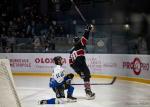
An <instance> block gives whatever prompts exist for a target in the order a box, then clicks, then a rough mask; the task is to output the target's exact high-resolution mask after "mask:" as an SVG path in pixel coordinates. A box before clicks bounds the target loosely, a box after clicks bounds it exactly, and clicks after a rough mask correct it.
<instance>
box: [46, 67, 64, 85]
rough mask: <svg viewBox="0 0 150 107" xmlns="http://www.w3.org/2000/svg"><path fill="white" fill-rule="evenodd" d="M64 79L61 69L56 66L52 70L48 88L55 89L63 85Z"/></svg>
mask: <svg viewBox="0 0 150 107" xmlns="http://www.w3.org/2000/svg"><path fill="white" fill-rule="evenodd" d="M64 77H65V74H64V69H63V67H62V66H60V65H57V66H56V67H55V68H54V70H53V74H52V78H50V83H49V86H50V87H57V86H59V85H61V84H63V81H64Z"/></svg>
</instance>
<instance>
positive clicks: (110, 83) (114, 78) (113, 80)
mask: <svg viewBox="0 0 150 107" xmlns="http://www.w3.org/2000/svg"><path fill="white" fill-rule="evenodd" d="M116 79H117V77H113V79H112V81H111V82H108V83H91V85H113V84H114V83H115V81H116ZM72 85H84V84H72Z"/></svg>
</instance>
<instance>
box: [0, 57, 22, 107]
mask: <svg viewBox="0 0 150 107" xmlns="http://www.w3.org/2000/svg"><path fill="white" fill-rule="evenodd" d="M0 107H21V103H20V101H19V97H18V95H17V92H16V88H15V83H14V80H13V76H12V72H11V68H10V62H9V60H8V59H0Z"/></svg>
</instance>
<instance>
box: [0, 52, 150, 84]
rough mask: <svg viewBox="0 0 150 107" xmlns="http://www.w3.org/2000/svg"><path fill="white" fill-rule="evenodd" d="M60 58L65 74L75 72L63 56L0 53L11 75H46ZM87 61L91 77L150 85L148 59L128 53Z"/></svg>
mask: <svg viewBox="0 0 150 107" xmlns="http://www.w3.org/2000/svg"><path fill="white" fill-rule="evenodd" d="M57 55H59V56H62V57H63V58H64V61H65V64H64V65H63V67H64V68H65V70H66V72H68V73H70V72H72V73H74V71H73V70H72V68H70V66H69V62H68V58H69V54H66V53H64V54H63V53H0V58H3V59H4V58H6V59H9V60H10V65H11V70H12V72H13V74H14V75H30V76H49V75H50V74H51V73H52V69H53V67H54V66H55V65H54V63H53V60H52V59H53V57H54V56H57ZM86 61H87V65H88V66H89V69H90V71H91V74H92V76H93V77H94V78H111V77H113V76H117V77H118V79H123V80H129V81H137V82H143V83H148V84H150V68H149V65H150V56H149V55H127V54H86Z"/></svg>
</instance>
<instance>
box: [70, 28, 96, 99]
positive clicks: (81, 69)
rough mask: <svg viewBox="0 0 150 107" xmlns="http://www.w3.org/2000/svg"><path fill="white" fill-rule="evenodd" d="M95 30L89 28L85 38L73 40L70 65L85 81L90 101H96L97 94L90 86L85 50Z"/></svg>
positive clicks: (84, 35) (86, 30)
mask: <svg viewBox="0 0 150 107" xmlns="http://www.w3.org/2000/svg"><path fill="white" fill-rule="evenodd" d="M92 30H93V26H92V25H90V26H87V28H86V29H85V32H84V34H83V36H82V37H81V38H80V37H77V36H75V37H74V38H73V44H74V46H73V48H72V49H71V51H70V57H69V63H70V66H71V67H72V68H73V69H74V71H75V72H76V73H77V74H79V76H80V77H81V78H82V79H83V81H84V87H85V93H86V96H87V99H88V100H92V99H95V93H93V92H92V91H91V84H90V78H91V74H90V70H89V68H88V66H87V64H86V59H85V48H86V44H87V40H88V38H89V33H90V31H92Z"/></svg>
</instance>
